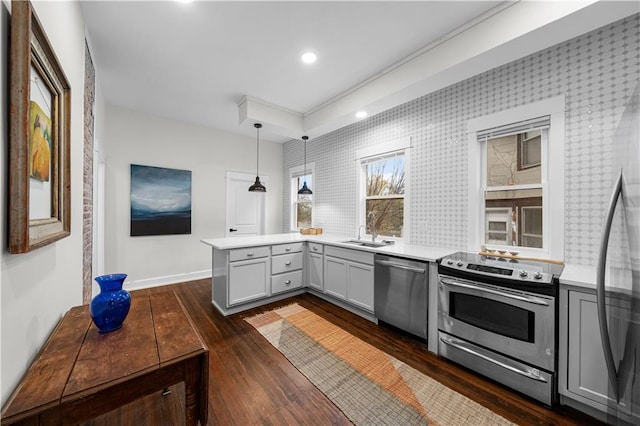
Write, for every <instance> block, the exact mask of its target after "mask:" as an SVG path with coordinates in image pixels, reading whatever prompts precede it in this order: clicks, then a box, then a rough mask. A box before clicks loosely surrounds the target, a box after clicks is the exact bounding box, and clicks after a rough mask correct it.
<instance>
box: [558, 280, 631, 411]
mask: <svg viewBox="0 0 640 426" xmlns="http://www.w3.org/2000/svg"><path fill="white" fill-rule="evenodd" d="M560 297H561V304H562V305H561V306H562V308H564V309H566V311H564V312H563V310H564V309H561V312H560V315H561V316H564V318H561V321H560V325H561V331H560V345H561V348H560V351H561V354H560V372H559V374H560V378H559V392H560V394H561V395H563V396H564V397H567V398H569V399H570V400H573V401H577V402H578V403H580V404H583V405H586V406H588V407H591V408H595V409H596V410H599V411H600V412H602V413H605V412H606V411H607V407H608V406H610V405H611V404H614V405H615V401H613V400H612V399H611V398H610V397H609V396H608V395H609V394H610V393H609V391H608V387H609V377H608V374H607V368H606V364H605V360H604V350H603V347H602V341H601V337H600V328H599V325H598V309H597V304H596V295H595V293H594V292H593V291H588V290H587V291H577V290H574V289H572V290H566V289H565V290H562V291H561V293H560ZM607 305H608V307H611V306H614V305H615V306H616V307H617V310H616V312H618V313H619V314H620V316H622V317H625V316H626V317H627V318H620V317H619V318H618V319H616V318H609V330H610V333H618V334H619V336H616V337H621V336H622V335H624V334H626V328H625V326H624V324H626V322H627V321H628V315H630V308H629V301H628V300H620V299H617V298H615V299H614V298H607ZM622 340H623V339H621V338H613V339H612V341H619V342H620V341H622ZM612 349H613V355H614V359H616V360H618V359H620V354H621V352H622V351H623V350H624V348H622V347H614V348H612ZM562 351H565V353H564V354H563V353H562ZM629 386H631V384H629ZM630 392H632V391H631V389H630V388H628V389H627V392H626V394H627V395H628V394H629V393H630ZM564 402H565V403H567V402H569V403H568V404H567V405H572V404H571V401H567V400H566V399H565V400H564ZM576 408H581V407H576ZM617 410H619V411H620V412H623V413H624V412H625V411H627V412H628V409H627V408H626V404H625V402H624V401H623V402H622V403H621V404H618V405H617ZM592 414H593V413H592ZM636 420H637V418H636Z"/></svg>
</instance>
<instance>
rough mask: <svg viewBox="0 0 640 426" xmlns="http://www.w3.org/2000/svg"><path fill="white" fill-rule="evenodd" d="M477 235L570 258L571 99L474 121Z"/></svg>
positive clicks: (472, 210)
mask: <svg viewBox="0 0 640 426" xmlns="http://www.w3.org/2000/svg"><path fill="white" fill-rule="evenodd" d="M468 135H469V136H468V140H469V157H468V158H469V210H468V211H469V240H468V249H469V250H471V251H477V250H478V249H479V248H480V246H482V245H487V246H490V247H492V248H500V247H501V246H502V248H503V249H504V250H509V247H518V248H517V250H516V251H519V252H520V254H521V255H535V256H545V257H551V258H555V259H563V258H564V98H563V97H562V96H560V97H556V98H552V99H548V100H544V101H540V102H536V103H533V104H529V105H524V106H521V107H517V108H513V109H510V110H505V111H501V112H498V113H494V114H490V115H487V116H484V117H478V118H474V119H472V120H469V122H468Z"/></svg>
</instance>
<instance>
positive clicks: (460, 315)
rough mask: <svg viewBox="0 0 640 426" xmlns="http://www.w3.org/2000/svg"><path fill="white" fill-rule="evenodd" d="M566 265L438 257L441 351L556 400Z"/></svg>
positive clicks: (476, 256) (530, 393) (538, 396)
mask: <svg viewBox="0 0 640 426" xmlns="http://www.w3.org/2000/svg"><path fill="white" fill-rule="evenodd" d="M561 272H562V266H560V265H556V264H551V263H545V262H538V261H528V260H520V259H514V258H504V257H496V256H483V255H479V254H474V253H466V252H458V253H455V254H452V255H450V256H447V257H445V258H443V259H440V260H439V261H438V276H439V279H438V296H439V298H438V307H439V315H438V352H439V354H440V355H441V356H444V357H445V358H448V359H451V360H452V361H455V362H457V363H459V364H462V365H464V366H465V367H467V368H470V369H472V370H474V371H477V372H478V373H481V374H483V375H485V376H487V377H489V378H492V379H494V380H496V381H498V382H500V383H503V384H504V385H507V386H509V387H511V388H513V389H515V390H517V391H519V392H522V393H524V394H526V395H528V396H530V397H532V398H535V399H537V400H539V401H541V402H543V403H545V404H548V405H552V404H553V403H554V402H555V398H556V394H557V386H556V368H557V367H556V363H557V353H556V352H557V317H558V315H557V305H556V297H557V295H558V277H559V276H560V273H561Z"/></svg>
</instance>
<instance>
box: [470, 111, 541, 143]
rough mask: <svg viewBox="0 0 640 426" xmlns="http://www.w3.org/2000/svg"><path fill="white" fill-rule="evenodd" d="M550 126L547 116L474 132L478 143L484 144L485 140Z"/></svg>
mask: <svg viewBox="0 0 640 426" xmlns="http://www.w3.org/2000/svg"><path fill="white" fill-rule="evenodd" d="M550 124H551V117H550V116H548V115H545V116H542V117H538V118H532V119H530V120H524V121H519V122H517V123H511V124H507V125H505V126H498V127H492V128H490V129H484V130H480V131H478V132H476V137H477V139H478V142H485V141H486V140H487V139H493V138H497V137H500V136H508V135H515V134H517V133H523V132H527V131H530V130H534V129H546V128H549V126H550Z"/></svg>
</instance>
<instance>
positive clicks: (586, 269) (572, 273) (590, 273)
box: [560, 263, 596, 290]
mask: <svg viewBox="0 0 640 426" xmlns="http://www.w3.org/2000/svg"><path fill="white" fill-rule="evenodd" d="M560 284H561V285H571V286H574V287H582V288H588V289H592V290H595V288H596V268H595V266H585V265H576V264H571V263H565V265H564V269H563V270H562V274H561V275H560Z"/></svg>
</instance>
